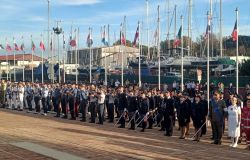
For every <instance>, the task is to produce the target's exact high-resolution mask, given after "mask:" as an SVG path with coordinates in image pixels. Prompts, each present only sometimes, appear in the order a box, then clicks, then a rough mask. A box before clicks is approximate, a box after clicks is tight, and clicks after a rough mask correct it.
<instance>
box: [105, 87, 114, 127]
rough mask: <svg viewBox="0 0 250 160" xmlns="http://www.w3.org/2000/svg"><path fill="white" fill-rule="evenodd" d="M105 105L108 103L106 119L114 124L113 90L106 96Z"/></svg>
mask: <svg viewBox="0 0 250 160" xmlns="http://www.w3.org/2000/svg"><path fill="white" fill-rule="evenodd" d="M107 97H108V98H107V101H108V102H107V103H108V107H107V111H108V118H109V122H110V123H113V122H114V109H115V93H114V91H113V90H110V91H109V94H108V96H107Z"/></svg>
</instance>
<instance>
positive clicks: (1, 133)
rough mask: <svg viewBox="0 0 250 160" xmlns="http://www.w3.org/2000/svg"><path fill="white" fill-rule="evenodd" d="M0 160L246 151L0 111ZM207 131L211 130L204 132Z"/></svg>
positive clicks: (230, 156)
mask: <svg viewBox="0 0 250 160" xmlns="http://www.w3.org/2000/svg"><path fill="white" fill-rule="evenodd" d="M0 123H1V125H0V160H1V159H4V160H5V159H7V160H8V159H11V160H13V159H17V160H19V159H20V160H22V159H25V160H44V159H46V160H52V159H60V160H64V159H65V160H67V159H69V158H70V159H71V160H74V159H75V160H78V159H83V160H84V159H96V160H99V159H101V160H106V159H107V160H110V159H124V160H127V159H173V160H177V159H192V160H194V159H202V160H205V159H226V160H235V159H240V160H249V157H250V151H249V150H246V149H244V148H245V147H246V145H245V144H243V145H240V146H239V148H236V149H234V148H230V147H228V146H229V141H228V140H227V139H226V138H224V139H223V142H224V143H223V145H222V146H217V145H212V144H209V143H210V140H209V137H210V135H211V134H210V133H208V135H207V136H205V137H202V142H199V143H197V142H193V141H191V140H179V139H178V136H179V134H180V133H179V131H177V130H176V129H175V130H174V132H175V135H174V136H173V137H170V138H169V137H165V136H163V134H164V133H163V132H159V131H158V128H155V129H153V130H146V132H145V133H141V132H139V129H137V130H136V131H131V130H128V129H118V128H114V127H113V124H108V123H105V124H104V125H103V126H100V125H97V124H90V123H83V122H80V121H71V120H64V119H60V118H54V117H53V116H52V115H48V116H47V117H44V116H42V115H36V114H31V113H29V114H28V113H25V112H18V111H11V110H6V109H0ZM209 132H210V131H209Z"/></svg>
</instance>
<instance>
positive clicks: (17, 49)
mask: <svg viewBox="0 0 250 160" xmlns="http://www.w3.org/2000/svg"><path fill="white" fill-rule="evenodd" d="M14 48H15V50H16V51H19V50H20V49H19V47H18V45H17V44H16V42H15V40H14Z"/></svg>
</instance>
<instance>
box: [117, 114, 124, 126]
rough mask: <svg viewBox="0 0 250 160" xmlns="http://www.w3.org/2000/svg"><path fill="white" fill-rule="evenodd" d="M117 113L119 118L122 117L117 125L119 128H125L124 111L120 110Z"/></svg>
mask: <svg viewBox="0 0 250 160" xmlns="http://www.w3.org/2000/svg"><path fill="white" fill-rule="evenodd" d="M118 113H119V115H120V116H122V117H121V118H120V117H119V118H120V121H119V123H120V124H121V127H125V114H124V110H120V111H118Z"/></svg>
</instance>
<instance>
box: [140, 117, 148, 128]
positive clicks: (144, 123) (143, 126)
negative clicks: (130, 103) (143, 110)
mask: <svg viewBox="0 0 250 160" xmlns="http://www.w3.org/2000/svg"><path fill="white" fill-rule="evenodd" d="M144 118H145V115H141V120H142V122H141V127H142V129H143V130H144V129H145V128H146V127H147V121H145V120H144Z"/></svg>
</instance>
